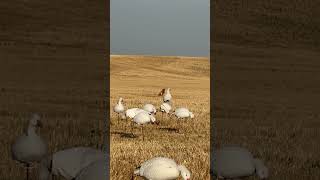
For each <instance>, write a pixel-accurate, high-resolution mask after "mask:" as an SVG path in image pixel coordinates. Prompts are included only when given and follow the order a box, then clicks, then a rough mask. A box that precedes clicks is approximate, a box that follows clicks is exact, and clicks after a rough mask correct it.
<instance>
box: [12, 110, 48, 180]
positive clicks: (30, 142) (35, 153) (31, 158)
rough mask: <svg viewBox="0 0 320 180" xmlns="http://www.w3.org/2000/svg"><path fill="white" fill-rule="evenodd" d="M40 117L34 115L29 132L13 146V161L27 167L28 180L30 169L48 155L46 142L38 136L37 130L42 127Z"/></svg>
mask: <svg viewBox="0 0 320 180" xmlns="http://www.w3.org/2000/svg"><path fill="white" fill-rule="evenodd" d="M41 126H42V124H41V121H40V116H39V115H38V114H33V116H32V118H31V119H30V121H29V125H28V128H27V131H26V132H25V133H24V134H23V135H22V136H20V137H18V138H17V139H16V140H15V142H14V143H13V144H12V146H11V153H12V158H13V160H16V161H18V162H20V163H23V164H24V165H25V166H26V174H27V180H28V179H29V168H30V166H31V164H32V163H34V162H39V161H41V159H42V158H43V157H44V156H45V155H46V154H47V152H48V146H47V144H46V143H45V141H44V140H43V139H42V138H41V137H40V136H38V135H37V134H36V128H37V127H41Z"/></svg>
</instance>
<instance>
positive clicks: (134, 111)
mask: <svg viewBox="0 0 320 180" xmlns="http://www.w3.org/2000/svg"><path fill="white" fill-rule="evenodd" d="M142 111H144V110H143V109H140V108H130V109H127V110H126V112H125V116H126V117H127V118H130V119H132V118H134V116H136V115H137V114H138V113H139V112H142Z"/></svg>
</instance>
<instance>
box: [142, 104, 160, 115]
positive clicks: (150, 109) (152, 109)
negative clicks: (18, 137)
mask: <svg viewBox="0 0 320 180" xmlns="http://www.w3.org/2000/svg"><path fill="white" fill-rule="evenodd" d="M143 110H145V111H148V112H151V113H152V114H154V115H155V114H156V113H157V110H156V108H155V107H154V105H152V104H145V105H144V106H143Z"/></svg>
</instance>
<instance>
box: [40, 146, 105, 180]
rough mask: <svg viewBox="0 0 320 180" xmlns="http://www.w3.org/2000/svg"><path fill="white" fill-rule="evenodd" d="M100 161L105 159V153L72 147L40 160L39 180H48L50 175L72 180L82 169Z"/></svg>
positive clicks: (87, 148) (92, 149)
mask: <svg viewBox="0 0 320 180" xmlns="http://www.w3.org/2000/svg"><path fill="white" fill-rule="evenodd" d="M101 159H105V153H104V152H102V151H100V150H97V149H94V148H90V147H74V148H69V149H64V150H61V151H58V152H56V153H54V154H53V155H51V156H48V157H45V158H43V159H42V160H41V162H40V167H39V180H49V179H50V174H51V175H52V176H62V177H64V178H65V179H67V180H72V179H74V178H75V177H76V176H77V174H79V173H80V171H81V170H82V169H84V168H85V167H87V166H88V165H89V164H91V163H92V162H95V161H97V160H101Z"/></svg>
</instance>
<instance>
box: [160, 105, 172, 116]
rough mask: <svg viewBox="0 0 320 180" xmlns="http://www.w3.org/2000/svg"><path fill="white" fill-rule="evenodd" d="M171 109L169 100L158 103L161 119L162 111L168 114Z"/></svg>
mask: <svg viewBox="0 0 320 180" xmlns="http://www.w3.org/2000/svg"><path fill="white" fill-rule="evenodd" d="M171 109H172V107H171V105H170V102H164V103H162V104H161V105H160V111H161V116H162V119H163V113H166V114H169V113H170V111H171Z"/></svg>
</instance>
